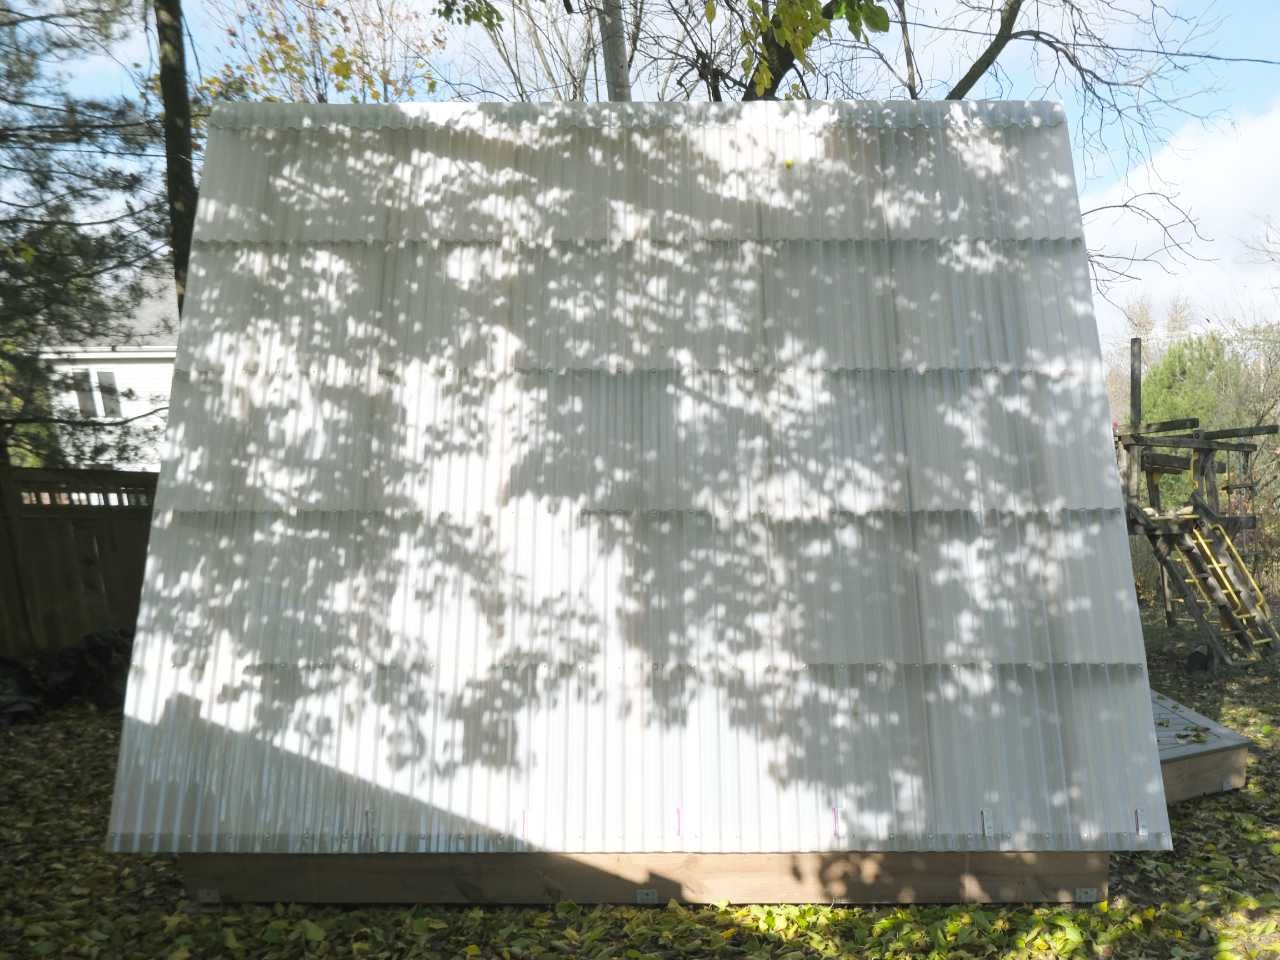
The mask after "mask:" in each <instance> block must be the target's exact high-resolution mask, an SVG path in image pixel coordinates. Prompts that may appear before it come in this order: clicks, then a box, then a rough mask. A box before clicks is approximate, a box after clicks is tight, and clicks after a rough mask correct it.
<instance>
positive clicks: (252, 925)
mask: <svg viewBox="0 0 1280 960" xmlns="http://www.w3.org/2000/svg"><path fill="white" fill-rule="evenodd" d="M1148 644H1149V648H1150V657H1151V670H1152V676H1153V681H1154V685H1155V687H1156V688H1157V689H1158V690H1160V691H1161V692H1164V693H1167V694H1169V695H1170V696H1172V697H1174V698H1175V699H1177V700H1180V701H1182V702H1183V703H1186V704H1189V705H1190V706H1192V707H1194V708H1195V709H1197V710H1199V711H1200V712H1202V713H1205V714H1207V715H1209V716H1210V717H1213V718H1215V719H1217V720H1219V721H1221V722H1222V723H1225V724H1227V725H1228V726H1231V727H1233V728H1234V729H1236V730H1239V731H1240V732H1242V733H1244V734H1246V735H1247V736H1249V737H1251V738H1252V739H1253V740H1254V742H1255V744H1256V749H1254V750H1253V751H1252V752H1251V756H1250V761H1249V785H1248V787H1247V789H1245V790H1243V791H1240V792H1237V793H1233V794H1228V795H1224V796H1220V797H1213V798H1205V799H1201V800H1197V801H1191V802H1190V803H1188V804H1183V805H1181V806H1179V807H1176V808H1174V810H1173V811H1172V813H1173V828H1174V836H1175V838H1176V840H1175V849H1174V852H1173V853H1172V854H1143V855H1125V856H1118V857H1114V858H1113V860H1112V862H1113V870H1112V883H1111V900H1110V901H1109V902H1107V903H1105V904H1099V905H1097V906H1090V907H1087V908H1080V909H1063V908H1058V907H1052V908H1050V907H1011V908H1004V909H998V908H982V909H978V908H974V907H910V908H889V907H885V908H857V907H851V908H839V907H838V908H830V907H822V906H813V907H746V908H741V909H738V908H724V909H716V908H709V909H697V910H687V909H682V908H679V907H675V906H670V907H667V908H643V907H601V908H594V907H578V906H575V905H572V904H561V905H560V906H558V907H556V908H553V909H532V908H530V909H511V908H502V909H479V908H470V909H468V908H458V909H442V908H441V909H422V908H418V909H403V908H371V909H338V908H330V907H325V908H321V907H303V906H280V905H277V906H272V907H245V908H227V909H225V910H222V911H213V912H200V911H195V910H192V909H191V906H190V904H188V903H187V902H186V901H185V899H184V897H183V894H182V887H181V884H180V882H179V879H178V875H177V873H176V871H175V870H174V867H173V864H172V861H171V860H169V859H168V858H163V857H157V858H147V857H133V856H119V855H109V854H107V853H105V852H104V851H103V850H102V839H103V837H104V835H105V832H106V823H107V813H108V808H109V806H110V800H111V789H112V776H113V767H114V763H115V753H116V748H117V746H118V732H119V715H118V714H114V713H99V712H95V711H92V710H90V709H87V708H83V707H76V708H71V709H67V710H63V711H59V712H56V713H54V714H52V715H50V716H49V717H48V718H46V720H45V721H44V722H43V723H40V724H38V725H32V726H23V727H17V728H14V729H11V730H8V731H0V814H2V815H0V957H14V958H18V957H21V958H27V957H39V956H49V957H59V958H60V957H109V958H125V957H148V958H150V957H176V958H183V957H193V958H205V957H209V958H213V957H227V958H238V957H262V958H268V957H301V956H326V957H466V956H478V957H620V958H648V957H706V956H721V957H778V958H782V957H786V958H800V957H827V956H847V957H860V958H862V957H866V958H879V957H1023V956H1035V957H1055V956H1060V957H1068V956H1071V957H1091V956H1101V957H1151V958H1180V957H1221V958H1230V957H1280V933H1278V932H1277V926H1278V925H1280V693H1278V691H1280V671H1277V670H1276V669H1275V668H1274V667H1272V666H1268V667H1265V668H1262V667H1253V668H1250V669H1247V670H1243V671H1240V672H1238V673H1235V674H1232V675H1230V676H1227V677H1215V678H1208V679H1207V678H1205V677H1204V676H1203V675H1201V676H1196V677H1190V676H1187V675H1185V674H1184V673H1183V672H1182V668H1181V662H1182V657H1183V656H1184V655H1185V652H1186V651H1185V649H1184V648H1183V646H1182V644H1181V641H1180V638H1179V637H1178V636H1176V635H1172V634H1168V633H1167V632H1165V631H1163V630H1162V629H1156V628H1152V629H1151V630H1150V632H1149V635H1148Z"/></svg>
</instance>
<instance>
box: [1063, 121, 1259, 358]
mask: <svg viewBox="0 0 1280 960" xmlns="http://www.w3.org/2000/svg"><path fill="white" fill-rule="evenodd" d="M1133 190H1164V191H1166V192H1169V193H1171V194H1173V195H1175V196H1176V197H1177V199H1178V202H1179V203H1180V204H1181V205H1182V206H1183V207H1184V208H1186V209H1189V210H1190V212H1191V214H1192V215H1193V216H1194V218H1195V220H1196V222H1197V224H1198V227H1199V230H1200V233H1201V234H1203V235H1204V237H1205V238H1207V239H1205V240H1204V241H1193V242H1192V246H1191V249H1192V250H1193V251H1194V252H1195V253H1196V254H1197V255H1198V256H1201V257H1205V258H1211V259H1210V260H1209V262H1197V261H1194V260H1187V259H1185V258H1183V259H1182V260H1181V262H1175V261H1174V260H1172V259H1170V258H1165V260H1164V268H1162V267H1161V266H1160V265H1158V264H1151V263H1147V264H1135V265H1134V269H1133V272H1134V273H1135V274H1136V275H1137V278H1138V279H1137V280H1136V281H1133V282H1130V283H1127V284H1125V285H1124V286H1122V287H1120V288H1118V289H1115V290H1113V292H1112V294H1113V298H1115V299H1119V300H1121V302H1125V301H1127V300H1129V299H1132V298H1134V297H1137V296H1139V295H1147V296H1149V297H1150V298H1151V299H1152V301H1153V303H1154V304H1155V305H1156V307H1157V310H1159V309H1160V308H1161V307H1162V306H1163V305H1164V304H1167V303H1168V302H1169V301H1170V300H1172V299H1173V298H1175V297H1185V298H1187V299H1189V300H1190V301H1191V302H1192V304H1193V305H1194V306H1195V307H1196V311H1197V316H1210V315H1214V314H1221V313H1222V312H1223V311H1227V310H1242V309H1243V310H1251V309H1259V308H1264V309H1265V308H1274V307H1276V305H1277V304H1276V300H1277V296H1276V290H1275V288H1276V287H1277V286H1280V268H1277V267H1275V266H1271V265H1267V264H1263V263H1260V262H1258V256H1257V254H1256V253H1253V252H1252V251H1250V250H1249V244H1251V243H1255V242H1256V241H1257V240H1258V239H1259V236H1260V234H1261V232H1262V230H1263V224H1264V222H1265V221H1266V220H1267V219H1271V220H1272V221H1274V222H1275V223H1277V224H1280V100H1278V101H1277V102H1276V103H1275V104H1273V106H1272V107H1271V109H1269V110H1268V111H1266V112H1265V113H1261V114H1258V115H1253V116H1241V117H1237V118H1235V119H1234V120H1232V121H1230V122H1225V123H1219V124H1217V125H1216V126H1215V127H1214V128H1206V127H1204V126H1203V125H1201V124H1199V123H1192V124H1188V125H1187V126H1185V127H1184V128H1183V129H1182V130H1181V131H1180V132H1179V133H1178V134H1177V135H1176V136H1174V137H1173V139H1172V140H1171V141H1170V142H1169V143H1168V145H1166V146H1165V147H1164V148H1163V149H1161V150H1160V151H1159V153H1157V154H1156V156H1155V157H1154V158H1153V159H1152V161H1151V162H1150V163H1149V164H1147V165H1145V166H1144V167H1141V168H1139V169H1136V170H1133V171H1130V174H1129V177H1128V186H1127V187H1126V186H1121V185H1116V186H1113V187H1110V188H1108V189H1106V190H1104V191H1099V192H1095V193H1090V194H1087V195H1085V196H1084V197H1082V198H1081V208H1082V209H1084V210H1088V209H1090V208H1093V207H1098V206H1101V205H1104V204H1112V203H1117V202H1119V201H1120V200H1121V199H1122V198H1123V197H1124V196H1126V195H1128V194H1130V193H1131V192H1132V191H1133ZM1086 233H1087V236H1088V240H1089V244H1090V247H1091V249H1095V250H1097V249H1106V250H1108V251H1110V252H1127V251H1131V250H1137V251H1146V250H1151V249H1154V248H1156V247H1158V246H1159V245H1160V240H1161V238H1160V232H1159V229H1158V228H1157V227H1155V226H1153V225H1151V224H1148V223H1144V222H1143V221H1142V220H1141V219H1140V218H1138V217H1135V216H1133V215H1112V214H1110V213H1105V214H1100V215H1097V216H1094V217H1091V218H1089V219H1088V221H1087V222H1086ZM1184 234H1185V231H1184ZM1094 301H1095V305H1096V307H1097V312H1098V326H1099V329H1100V330H1101V333H1102V338H1103V341H1104V343H1105V342H1107V341H1109V340H1114V339H1115V338H1117V337H1119V336H1121V335H1122V334H1123V329H1124V328H1123V316H1122V314H1121V311H1120V310H1119V309H1118V308H1117V307H1115V306H1113V305H1111V304H1108V303H1107V302H1106V301H1105V300H1103V299H1102V298H1101V297H1097V296H1096V295H1095V298H1094Z"/></svg>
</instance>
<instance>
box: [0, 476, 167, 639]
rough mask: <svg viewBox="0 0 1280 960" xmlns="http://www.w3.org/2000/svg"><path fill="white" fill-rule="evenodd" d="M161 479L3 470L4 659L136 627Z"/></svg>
mask: <svg viewBox="0 0 1280 960" xmlns="http://www.w3.org/2000/svg"><path fill="white" fill-rule="evenodd" d="M155 489H156V475H155V474H154V473H134V472H125V471H117V470H29V469H18V468H6V467H0V631H3V632H2V633H0V655H4V656H8V657H23V656H29V655H32V654H39V653H41V652H47V651H53V650H57V649H58V648H60V647H62V646H65V645H66V644H69V643H74V642H75V641H76V640H78V639H79V638H80V637H82V636H83V635H84V634H86V633H90V632H92V631H94V630H109V629H120V628H124V627H132V626H133V625H134V621H136V620H137V617H138V595H139V593H140V592H141V590H142V573H143V568H144V567H145V565H146V557H147V537H148V535H149V533H150V530H151V503H152V499H153V497H154V496H155Z"/></svg>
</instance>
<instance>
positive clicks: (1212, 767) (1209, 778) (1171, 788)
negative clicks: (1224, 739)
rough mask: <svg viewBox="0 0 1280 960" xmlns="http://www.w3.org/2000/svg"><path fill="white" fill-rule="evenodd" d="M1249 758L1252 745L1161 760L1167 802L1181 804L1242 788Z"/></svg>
mask: <svg viewBox="0 0 1280 960" xmlns="http://www.w3.org/2000/svg"><path fill="white" fill-rule="evenodd" d="M1248 757H1249V747H1248V745H1247V744H1241V745H1240V746H1236V747H1230V748H1228V749H1225V750H1215V751H1213V752H1212V753H1200V754H1193V755H1191V756H1185V757H1179V758H1177V759H1175V760H1164V761H1161V763H1160V771H1161V772H1162V773H1163V774H1164V798H1165V802H1166V803H1180V802H1181V801H1183V800H1191V799H1193V798H1194V797H1203V796H1206V795H1208V794H1211V793H1224V792H1225V791H1227V790H1240V789H1242V788H1243V787H1244V784H1245V763H1246V761H1247V760H1248Z"/></svg>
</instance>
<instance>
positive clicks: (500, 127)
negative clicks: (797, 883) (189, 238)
mask: <svg viewBox="0 0 1280 960" xmlns="http://www.w3.org/2000/svg"><path fill="white" fill-rule="evenodd" d="M212 127H213V132H212V136H211V140H210V144H209V152H208V158H207V161H206V166H205V182H204V184H203V186H202V188H201V199H200V211H199V218H198V220H199V223H198V227H197V231H196V241H195V252H194V256H193V262H192V276H191V286H190V292H189V295H188V300H187V313H186V317H185V319H186V322H185V323H184V327H183V331H182V338H181V342H180V345H179V357H178V363H177V373H176V375H175V385H174V394H173V412H172V415H171V419H170V435H169V439H170V443H171V446H172V450H173V454H172V457H171V458H170V459H169V460H168V461H167V462H166V463H165V465H164V468H163V472H162V477H161V482H160V489H159V493H158V495H157V504H156V512H155V527H154V531H153V535H152V541H151V556H150V561H149V568H148V577H147V583H146V587H145V593H144V599H143V610H142V613H141V616H140V622H139V633H138V638H137V640H136V643H135V654H134V672H133V675H132V677H131V681H130V687H129V696H128V702H127V705H126V721H125V730H124V739H123V743H122V750H121V763H120V767H119V776H118V781H117V785H116V794H115V803H114V806H113V812H112V821H111V828H110V829H111V836H110V841H109V843H110V846H111V847H112V848H113V849H117V850H164V851H173V850H185V851H193V850H194V851H215V850H217V851H241V852H250V851H262V850H285V851H312V850H314V851H321V852H324V851H348V850H375V851H390V850H397V851H441V850H472V851H477V852H483V851H487V850H510V849H517V850H520V849H535V848H536V849H548V850H555V851H566V852H570V851H596V852H606V851H617V852H646V851H685V850H687V851H726V852H727V851H812V850H863V849H866V850H977V849H1026V850H1079V849H1151V848H1155V849H1167V848H1168V847H1169V843H1170V840H1169V828H1168V822H1167V819H1166V814H1165V804H1164V796H1163V792H1162V786H1161V776H1160V770H1159V766H1158V762H1157V755H1156V743H1155V736H1154V731H1153V727H1152V720H1151V713H1150V704H1149V701H1148V689H1147V674H1146V667H1145V662H1144V654H1143V647H1142V638H1141V633H1140V630H1139V622H1138V616H1137V609H1136V604H1135V599H1134V592H1133V586H1132V580H1131V576H1130V572H1129V567H1128V551H1127V541H1126V536H1125V526H1124V518H1123V513H1122V504H1121V496H1120V489H1119V484H1118V479H1117V476H1116V471H1115V464H1114V460H1113V457H1112V454H1111V441H1110V436H1109V431H1108V419H1107V401H1106V396H1105V392H1104V389H1103V383H1102V373H1101V363H1100V357H1099V347H1098V341H1097V334H1096V328H1095V324H1094V320H1093V314H1092V306H1091V302H1090V293H1089V286H1088V278H1087V273H1086V264H1085V257H1084V251H1083V248H1082V241H1081V231H1080V218H1079V211H1078V207H1077V201H1076V188H1075V183H1074V179H1073V175H1072V170H1071V161H1070V151H1069V149H1068V143H1067V135H1066V129H1065V126H1064V125H1063V117H1062V114H1061V112H1060V110H1059V109H1058V108H1056V107H1054V106H1051V105H1046V104H1017V103H1015V104H1004V103H1000V104H962V103H936V104H830V103H772V104H751V105H675V104H663V105H657V104H652V105H610V106H592V107H586V106H578V107H565V106H506V105H415V106H412V107H378V108H366V107H358V108H357V107H332V106H323V107H314V106H294V105H290V106H283V105H236V106H230V107H221V108H219V109H218V111H217V112H216V113H215V114H214V117H213V120H212Z"/></svg>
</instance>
